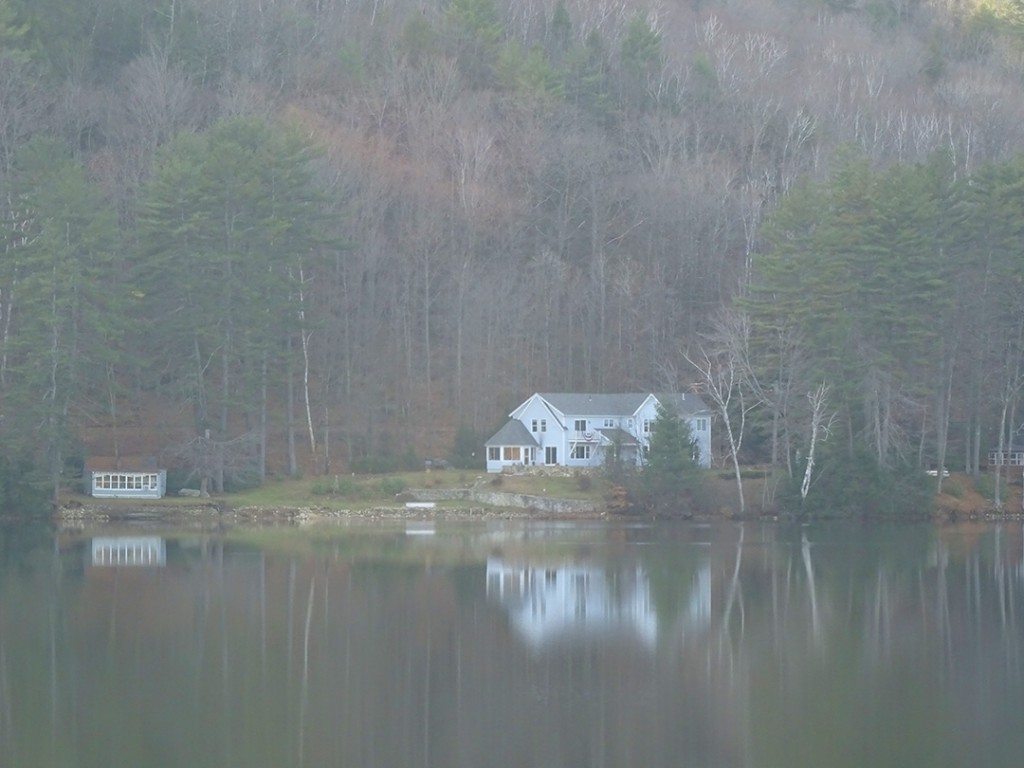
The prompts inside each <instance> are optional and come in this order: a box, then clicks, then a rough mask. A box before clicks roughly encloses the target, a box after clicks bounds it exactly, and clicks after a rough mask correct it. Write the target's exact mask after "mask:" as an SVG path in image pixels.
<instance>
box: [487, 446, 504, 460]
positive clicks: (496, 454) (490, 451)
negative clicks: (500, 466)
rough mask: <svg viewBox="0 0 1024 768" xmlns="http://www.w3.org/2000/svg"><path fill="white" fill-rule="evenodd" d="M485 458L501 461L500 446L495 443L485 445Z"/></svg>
mask: <svg viewBox="0 0 1024 768" xmlns="http://www.w3.org/2000/svg"><path fill="white" fill-rule="evenodd" d="M487 460H488V461H501V448H499V447H498V446H496V445H489V446H487Z"/></svg>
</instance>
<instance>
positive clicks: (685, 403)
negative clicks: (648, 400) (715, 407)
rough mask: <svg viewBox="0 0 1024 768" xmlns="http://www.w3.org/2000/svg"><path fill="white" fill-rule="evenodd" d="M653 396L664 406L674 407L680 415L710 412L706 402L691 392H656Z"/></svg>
mask: <svg viewBox="0 0 1024 768" xmlns="http://www.w3.org/2000/svg"><path fill="white" fill-rule="evenodd" d="M654 396H655V397H656V398H658V401H659V402H660V403H661V404H662V405H664V406H665V407H666V408H675V410H676V413H678V414H679V415H680V416H693V415H695V414H698V413H700V414H703V413H710V409H709V408H708V405H707V403H705V402H704V401H703V400H702V399H701V397H700V395H695V394H693V393H692V392H656V393H655V395H654Z"/></svg>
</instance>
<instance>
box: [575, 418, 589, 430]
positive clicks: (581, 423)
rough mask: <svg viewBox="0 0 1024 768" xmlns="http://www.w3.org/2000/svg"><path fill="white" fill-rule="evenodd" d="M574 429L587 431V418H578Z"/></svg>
mask: <svg viewBox="0 0 1024 768" xmlns="http://www.w3.org/2000/svg"><path fill="white" fill-rule="evenodd" d="M573 429H575V430H576V431H577V432H586V431H587V420H586V419H576V422H575V426H574V427H573Z"/></svg>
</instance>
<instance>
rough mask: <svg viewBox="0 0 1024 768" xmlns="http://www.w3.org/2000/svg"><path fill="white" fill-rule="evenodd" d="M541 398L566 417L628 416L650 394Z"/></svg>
mask: <svg viewBox="0 0 1024 768" xmlns="http://www.w3.org/2000/svg"><path fill="white" fill-rule="evenodd" d="M539 394H540V396H541V397H543V398H544V399H545V400H547V401H548V402H549V403H551V405H553V406H554V407H555V408H557V409H558V410H560V411H561V412H562V413H564V414H565V415H566V416H628V415H631V414H634V413H636V412H637V409H639V408H640V406H641V405H643V404H644V400H646V399H647V398H648V397H649V396H650V393H649V392H625V393H618V394H592V393H586V392H540V393H539Z"/></svg>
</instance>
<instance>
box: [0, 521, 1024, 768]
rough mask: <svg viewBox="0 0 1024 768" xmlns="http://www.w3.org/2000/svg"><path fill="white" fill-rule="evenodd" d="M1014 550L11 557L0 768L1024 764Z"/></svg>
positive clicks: (602, 534)
mask: <svg viewBox="0 0 1024 768" xmlns="http://www.w3.org/2000/svg"><path fill="white" fill-rule="evenodd" d="M1022 560H1024V538H1022V532H1021V527H1020V526H1019V525H1002V526H981V525H979V526H973V527H958V528H944V529H934V528H931V527H927V526H921V527H918V526H885V527H878V526H870V527H861V526H855V525H827V526H826V525H821V526H803V527H801V526H777V525H762V524H753V523H747V524H744V525H739V524H723V525H715V526H708V525H688V524H676V525H656V526H646V525H638V526H623V525H614V524H609V525H602V524H582V525H555V524H494V525H486V526H485V525H455V524H451V525H444V524H438V525H437V526H436V528H435V527H433V526H429V525H426V524H416V525H410V526H409V528H408V529H406V528H404V527H395V526H392V527H382V528H376V529H374V528H365V527H364V528H334V529H326V530H317V531H298V530H294V529H284V530H260V531H241V532H235V533H228V534H226V535H223V536H211V535H198V534H188V533H181V532H179V533H175V532H168V531H163V532H154V531H149V530H125V529H121V530H116V529H110V530H96V531H84V532H74V533H68V532H64V533H59V534H57V535H56V536H50V535H48V534H39V535H36V536H34V537H33V536H25V535H24V534H20V535H18V536H12V535H11V534H10V533H5V534H3V539H2V547H0V766H3V767H4V768H7V767H11V768H15V767H18V766H31V767H33V768H35V767H38V766H103V767H104V768H111V767H113V766H189V767H192V766H246V767H247V768H260V767H262V766H267V767H274V768H279V767H282V766H303V765H306V766H359V767H370V766H381V767H385V768H403V767H404V766H438V767H439V768H440V767H441V766H444V767H446V768H452V767H455V766H466V767H467V768H470V767H471V768H481V767H485V766H530V767H534V766H536V767H541V766H543V767H544V768H548V767H551V768H554V767H555V766H566V767H573V768H575V767H577V766H579V767H585V766H595V767H597V766H623V767H625V766H631V767H632V766H638V767H639V766H645V767H646V766H652V767H653V766H714V767H716V768H722V767H725V766H786V767H787V768H792V767H794V766H815V767H816V768H829V767H831V766H901V767H902V768H908V767H912V766H926V767H929V768H931V767H933V766H1008V767H1009V766H1013V767H1014V768H1019V766H1022V765H1024V673H1022V663H1024V658H1022V656H1024V568H1022Z"/></svg>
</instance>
